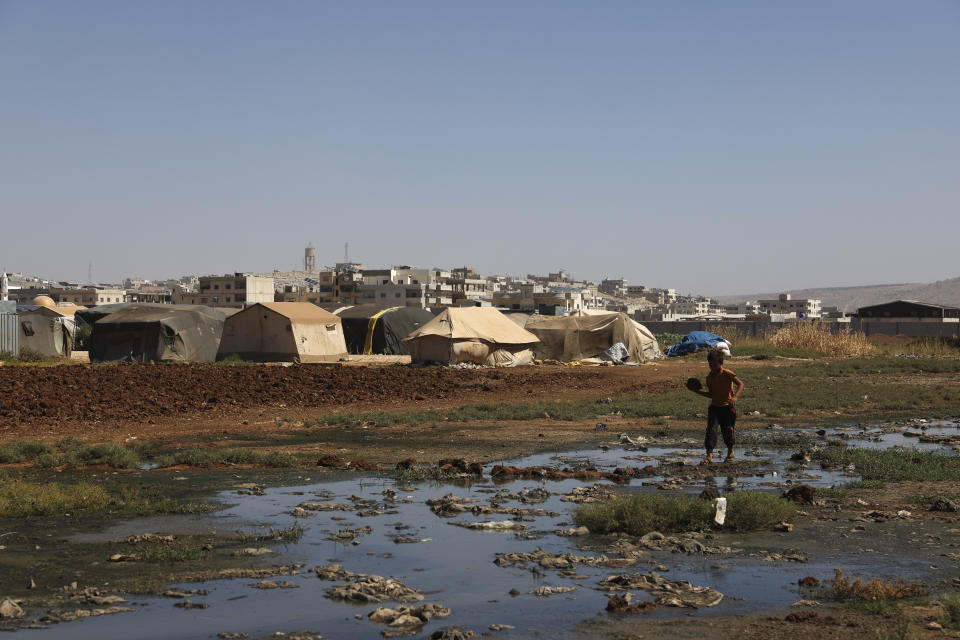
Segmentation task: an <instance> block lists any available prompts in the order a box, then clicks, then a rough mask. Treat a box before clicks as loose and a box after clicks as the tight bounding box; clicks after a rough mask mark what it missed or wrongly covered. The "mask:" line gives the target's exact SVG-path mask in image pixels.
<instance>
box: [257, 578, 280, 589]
mask: <svg viewBox="0 0 960 640" xmlns="http://www.w3.org/2000/svg"><path fill="white" fill-rule="evenodd" d="M252 586H253V588H254V589H277V588H279V587H280V585H279V584H277V583H276V582H274V581H273V580H261V581H260V582H258V583H256V584H255V585H252Z"/></svg>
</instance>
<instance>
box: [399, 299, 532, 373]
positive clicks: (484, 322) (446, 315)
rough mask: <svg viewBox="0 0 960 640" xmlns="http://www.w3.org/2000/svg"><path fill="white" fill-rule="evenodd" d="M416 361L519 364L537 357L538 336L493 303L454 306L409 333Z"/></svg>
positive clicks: (495, 364) (412, 354) (408, 339)
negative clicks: (482, 305) (495, 307)
mask: <svg viewBox="0 0 960 640" xmlns="http://www.w3.org/2000/svg"><path fill="white" fill-rule="evenodd" d="M406 341H407V342H408V343H409V345H410V356H411V358H412V359H413V361H414V362H440V363H443V364H455V363H458V362H473V363H475V364H488V365H494V366H500V367H503V366H516V365H518V364H528V363H530V362H532V361H533V352H532V351H531V350H530V349H531V347H533V346H534V345H536V344H537V343H538V342H539V340H538V339H537V336H535V335H533V334H532V333H530V332H529V331H527V330H525V329H523V328H522V327H519V326H517V324H516V323H514V322H513V321H512V320H510V319H509V318H507V317H506V316H505V315H503V314H502V313H500V312H499V311H497V310H496V309H494V308H493V307H450V308H448V309H444V310H443V311H442V312H441V313H440V315H438V316H437V317H435V318H434V319H433V320H431V321H430V322H428V323H427V324H425V325H423V326H422V327H420V328H419V329H417V330H416V331H414V332H413V333H411V334H410V335H409V336H407V338H406Z"/></svg>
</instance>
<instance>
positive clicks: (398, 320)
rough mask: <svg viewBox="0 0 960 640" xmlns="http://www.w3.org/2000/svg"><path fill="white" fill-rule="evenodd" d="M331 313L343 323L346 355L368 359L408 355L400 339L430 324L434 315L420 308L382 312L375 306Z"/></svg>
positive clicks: (405, 344)
mask: <svg viewBox="0 0 960 640" xmlns="http://www.w3.org/2000/svg"><path fill="white" fill-rule="evenodd" d="M333 313H334V315H336V316H338V317H339V318H340V319H341V320H342V321H343V337H344V340H346V342H347V351H349V352H350V353H363V354H367V355H370V354H373V353H377V354H389V355H403V354H408V353H410V347H409V346H408V345H407V343H406V342H404V341H403V339H404V338H406V337H407V336H408V335H410V334H411V333H413V332H414V331H416V330H417V329H418V328H420V327H422V326H423V325H425V324H427V323H428V322H430V321H431V320H433V314H432V313H430V312H429V311H427V310H426V309H422V308H420V307H390V308H389V309H383V308H381V307H378V306H377V305H374V304H361V305H356V306H352V307H340V308H338V309H337V310H336V311H334V312H333Z"/></svg>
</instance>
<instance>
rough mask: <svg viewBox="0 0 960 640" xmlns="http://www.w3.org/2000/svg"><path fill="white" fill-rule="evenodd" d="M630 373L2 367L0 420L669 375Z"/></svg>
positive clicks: (585, 388) (610, 387) (528, 394)
mask: <svg viewBox="0 0 960 640" xmlns="http://www.w3.org/2000/svg"><path fill="white" fill-rule="evenodd" d="M613 369H614V370H616V369H619V368H613ZM641 373H643V372H642V371H637V372H636V374H641ZM636 374H633V372H627V374H626V375H625V374H622V373H620V372H619V371H615V373H614V374H613V375H611V374H606V373H601V372H598V371H591V370H583V369H580V368H572V367H571V368H563V369H559V368H558V369H555V370H550V369H542V368H536V369H534V368H526V369H522V370H519V369H515V370H510V371H504V370H485V369H480V370H449V369H435V370H429V369H419V370H418V369H408V368H404V367H382V368H371V367H345V366H329V365H326V366H325V365H309V364H307V365H299V366H292V367H275V366H224V365H215V364H183V365H152V364H132V365H120V366H80V365H76V366H60V367H2V368H0V388H3V389H4V390H5V397H4V402H3V403H2V404H0V428H3V427H7V428H6V429H3V430H4V431H8V432H9V431H10V427H16V426H20V425H25V424H29V423H35V422H40V421H42V422H48V421H50V420H51V419H53V420H57V421H58V422H59V421H77V422H88V423H89V422H108V421H140V420H146V419H152V418H174V417H178V416H183V415H201V416H202V415H211V416H214V415H229V414H237V413H240V412H241V411H242V410H245V409H251V408H263V407H270V408H311V407H330V408H336V407H350V408H364V407H374V406H375V407H376V408H377V409H390V408H402V407H404V406H410V405H414V406H416V405H418V404H419V403H420V402H429V403H431V404H434V405H435V404H437V401H438V400H440V401H444V400H454V401H456V400H462V401H472V402H482V401H484V400H488V399H489V400H491V401H496V402H504V401H507V400H511V399H512V400H514V401H518V400H520V401H522V400H531V399H537V398H536V396H537V395H540V394H543V393H553V394H555V393H556V392H557V391H560V390H562V391H563V394H564V395H565V396H566V397H571V396H574V397H575V396H581V397H582V396H584V395H589V394H590V393H591V392H594V393H599V392H603V393H629V392H636V391H638V390H640V389H647V390H651V391H652V390H654V389H660V388H661V387H664V385H665V384H666V382H665V381H661V382H656V383H653V382H643V378H642V377H641V376H640V375H636Z"/></svg>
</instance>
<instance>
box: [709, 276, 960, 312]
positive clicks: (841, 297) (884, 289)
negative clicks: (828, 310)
mask: <svg viewBox="0 0 960 640" xmlns="http://www.w3.org/2000/svg"><path fill="white" fill-rule="evenodd" d="M779 293H789V294H790V295H792V296H793V297H794V298H819V299H820V300H822V301H823V302H822V304H823V306H825V307H832V306H836V307H839V308H841V309H845V310H847V311H850V312H853V311H856V310H857V308H858V307H865V306H868V305H872V304H880V303H882V302H890V301H891V300H919V301H921V302H932V303H934V304H943V305H948V306H953V307H960V278H950V279H949V280H938V281H937V282H931V283H922V282H921V283H903V284H876V285H865V286H862V287H822V288H810V289H793V290H789V291H786V292H775V293H769V292H768V293H751V294H749V295H736V296H717V297H716V299H717V300H719V301H720V302H721V303H722V304H733V303H735V302H742V301H744V300H757V299H760V298H776V297H777V295H778V294H779Z"/></svg>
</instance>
